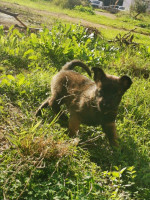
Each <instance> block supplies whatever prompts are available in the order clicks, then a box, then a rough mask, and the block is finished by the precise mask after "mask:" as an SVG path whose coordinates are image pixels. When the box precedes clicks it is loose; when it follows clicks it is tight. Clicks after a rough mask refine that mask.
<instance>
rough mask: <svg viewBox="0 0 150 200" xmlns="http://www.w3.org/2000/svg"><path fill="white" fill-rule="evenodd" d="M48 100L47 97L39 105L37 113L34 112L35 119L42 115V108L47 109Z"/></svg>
mask: <svg viewBox="0 0 150 200" xmlns="http://www.w3.org/2000/svg"><path fill="white" fill-rule="evenodd" d="M49 99H50V97H48V98H47V99H46V100H45V101H44V102H43V103H42V104H41V105H40V107H39V108H38V109H37V111H36V113H35V116H36V117H37V116H40V115H41V114H42V112H41V111H42V109H43V108H47V107H48V106H49V103H48V102H49Z"/></svg>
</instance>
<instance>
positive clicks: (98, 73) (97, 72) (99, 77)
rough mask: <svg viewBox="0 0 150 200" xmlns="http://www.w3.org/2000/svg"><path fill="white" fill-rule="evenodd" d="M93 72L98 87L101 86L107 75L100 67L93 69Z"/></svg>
mask: <svg viewBox="0 0 150 200" xmlns="http://www.w3.org/2000/svg"><path fill="white" fill-rule="evenodd" d="M92 70H93V72H94V81H95V83H96V85H98V86H99V85H101V83H102V82H103V81H104V80H105V79H106V74H105V73H104V71H103V70H102V69H101V68H98V67H93V68H92Z"/></svg>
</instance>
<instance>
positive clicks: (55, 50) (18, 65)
mask: <svg viewBox="0 0 150 200" xmlns="http://www.w3.org/2000/svg"><path fill="white" fill-rule="evenodd" d="M38 6H39V5H38ZM106 34H108V33H107V32H105V34H104V35H105V37H101V36H96V35H95V36H94V35H91V34H90V33H88V32H87V30H86V29H85V28H84V27H82V26H80V25H69V24H63V23H57V24H55V26H53V27H52V29H51V31H49V30H48V29H46V28H44V30H43V32H40V33H37V34H35V33H30V32H29V31H28V32H27V33H20V32H19V31H18V30H16V29H13V27H11V28H10V30H9V32H8V34H5V33H4V31H3V28H2V27H1V28H0V51H1V54H0V73H1V74H0V140H1V143H0V161H1V162H0V199H60V200H61V199H72V200H73V199H86V200H91V199H94V200H97V199H98V200H101V199H103V200H106V199H115V200H116V199H119V200H120V199H122V200H123V199H129V200H131V199H133V200H135V199H136V200H147V199H149V196H150V187H149V185H150V182H149V180H150V172H149V162H150V151H149V139H150V138H149V133H150V116H149V113H150V107H149V104H150V100H149V93H150V77H149V73H150V67H149V66H150V47H149V46H148V44H146V42H144V41H143V38H142V37H145V36H141V34H139V35H138V37H139V41H141V44H140V45H138V46H134V45H133V46H132V45H131V46H126V45H125V44H124V43H122V44H121V45H120V44H119V43H113V42H111V43H108V42H107V40H108V38H107V35H106ZM114 34H115V33H114ZM109 36H110V35H108V37H109ZM112 37H113V33H112ZM105 38H107V39H105ZM135 39H137V38H136V37H135ZM142 41H143V43H142ZM145 44H146V45H145ZM75 58H78V59H81V60H83V61H84V62H85V63H87V64H88V66H89V67H90V68H91V67H93V66H101V67H102V68H103V69H104V70H105V71H106V72H107V73H109V74H114V75H117V76H121V75H124V74H126V75H129V76H130V77H131V79H132V81H133V84H132V87H131V88H130V89H129V90H128V92H127V93H126V94H125V95H124V97H123V99H122V102H121V104H120V106H119V112H118V117H117V132H118V135H119V138H120V139H119V143H120V148H119V149H117V150H114V151H113V150H112V148H111V147H110V146H109V143H108V140H107V138H106V137H105V135H104V134H103V132H102V129H101V127H88V126H85V125H82V126H81V130H80V134H79V140H78V139H72V138H69V137H68V135H67V129H66V128H64V127H62V126H61V125H60V124H59V123H58V117H57V116H56V117H54V114H53V113H52V111H51V109H45V110H43V116H42V117H39V118H35V116H34V113H35V111H36V109H37V107H38V106H39V104H40V103H41V102H42V101H43V100H44V99H45V98H47V97H48V96H49V95H50V80H51V78H52V77H53V75H54V74H55V73H56V72H57V71H58V70H60V68H61V66H62V65H63V64H64V63H66V62H67V61H69V60H72V59H75ZM78 70H79V69H78ZM81 73H82V72H81ZM85 75H86V74H85ZM95 138H97V139H96V140H95V141H94V139H95ZM91 140H92V141H91Z"/></svg>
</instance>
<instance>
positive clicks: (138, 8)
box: [130, 0, 148, 18]
mask: <svg viewBox="0 0 150 200" xmlns="http://www.w3.org/2000/svg"><path fill="white" fill-rule="evenodd" d="M147 8H148V5H147V3H146V2H145V1H144V0H135V2H134V4H133V5H131V7H130V11H131V12H136V13H137V14H136V15H135V18H136V17H137V16H138V15H139V14H141V13H146V10H147Z"/></svg>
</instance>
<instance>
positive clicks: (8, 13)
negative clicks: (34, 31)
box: [0, 8, 27, 28]
mask: <svg viewBox="0 0 150 200" xmlns="http://www.w3.org/2000/svg"><path fill="white" fill-rule="evenodd" d="M0 12H1V13H4V14H6V15H10V16H12V17H14V18H15V19H16V20H17V21H18V22H20V23H21V24H22V26H24V27H25V28H27V26H26V25H25V24H24V23H23V22H22V21H21V20H20V19H18V15H19V14H18V13H12V12H9V11H6V10H3V9H1V8H0Z"/></svg>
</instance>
